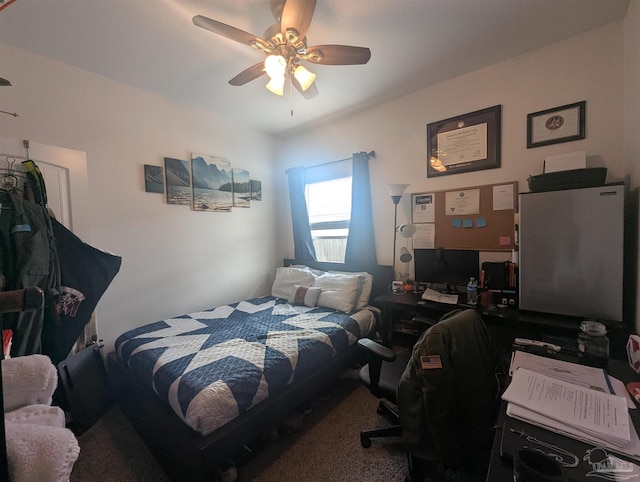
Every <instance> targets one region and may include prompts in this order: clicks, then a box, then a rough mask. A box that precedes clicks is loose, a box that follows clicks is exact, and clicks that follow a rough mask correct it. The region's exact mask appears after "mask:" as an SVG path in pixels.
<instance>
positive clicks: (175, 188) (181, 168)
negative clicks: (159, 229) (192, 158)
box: [164, 157, 191, 205]
mask: <svg viewBox="0 0 640 482" xmlns="http://www.w3.org/2000/svg"><path fill="white" fill-rule="evenodd" d="M164 172H165V174H166V178H167V204H186V205H189V204H191V174H190V173H189V163H188V162H187V161H182V160H180V159H173V158H171V157H165V158H164Z"/></svg>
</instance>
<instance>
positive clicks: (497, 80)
mask: <svg viewBox="0 0 640 482" xmlns="http://www.w3.org/2000/svg"><path fill="white" fill-rule="evenodd" d="M622 73H623V29H622V23H614V24H610V25H608V26H605V27H602V28H599V29H596V30H594V31H591V32H588V33H586V34H583V35H580V36H576V37H574V38H571V39H568V40H565V41H562V42H559V43H556V44H553V45H550V46H547V47H545V48H542V49H540V50H536V51H533V52H530V53H528V54H525V55H522V56H519V57H516V58H513V59H510V60H508V61H505V62H502V63H499V64H496V65H493V66H491V67H488V68H485V69H482V70H479V71H476V72H473V73H471V74H468V75H464V76H461V77H458V78H456V79H453V80H450V81H447V82H444V83H442V84H439V85H436V86H434V87H431V88H427V89H424V90H421V91H419V92H417V93H414V94H411V95H408V96H405V97H402V98H399V99H397V100H395V101H392V102H389V103H385V104H382V105H379V106H376V107H373V108H371V109H368V110H366V111H364V112H360V113H358V114H355V115H353V116H351V117H350V118H348V119H344V120H342V121H336V122H332V123H331V124H327V125H318V126H315V127H313V128H309V129H308V130H306V131H304V132H302V133H296V134H295V135H294V136H291V137H290V138H288V139H286V141H285V142H283V143H282V144H281V145H280V146H279V150H278V166H279V167H278V170H279V171H280V172H282V171H283V170H284V169H286V168H288V167H291V166H295V165H311V164H315V163H320V162H325V161H329V160H334V159H342V158H344V157H348V155H349V154H351V153H352V152H356V151H360V150H366V151H369V150H375V151H376V153H377V158H376V159H372V160H371V161H370V169H371V184H372V202H373V212H374V216H375V221H374V222H375V237H376V248H377V255H378V262H379V263H381V264H391V262H392V260H391V258H392V241H393V226H392V225H393V204H392V202H391V200H390V198H389V193H388V191H387V189H386V187H385V184H386V183H390V182H401V183H410V184H411V186H410V187H409V188H408V190H407V192H425V191H431V190H436V191H437V190H445V189H456V188H463V187H467V186H475V185H482V184H492V183H499V182H505V181H518V182H519V189H520V191H521V192H526V191H528V185H527V178H528V177H529V176H530V175H534V174H539V173H541V172H542V163H543V160H544V158H545V157H546V156H549V155H553V154H559V153H564V152H572V151H577V150H585V151H586V152H587V162H588V166H589V167H596V166H606V167H607V168H608V173H607V181H608V182H613V181H620V180H623V178H624V175H625V166H624V162H623V121H622V119H623V75H622ZM582 100H586V101H587V107H586V139H584V140H580V141H574V142H568V143H562V144H555V145H551V146H545V147H538V148H533V149H527V147H526V132H527V128H526V118H527V114H528V113H531V112H536V111H539V110H543V109H547V108H552V107H556V106H560V105H565V104H570V103H573V102H578V101H582ZM497 104H501V105H502V112H503V116H502V166H501V167H500V168H498V169H491V170H484V171H478V172H475V173H463V174H456V175H450V176H444V177H439V178H430V179H428V178H427V177H426V125H427V124H428V123H431V122H436V121H439V120H442V119H446V118H449V117H452V116H455V115H460V114H465V113H469V112H472V111H475V110H478V109H482V108H486V107H491V106H493V105H497ZM637 131H638V125H637V124H636V126H635V132H636V134H635V137H636V138H637V137H638V136H637ZM277 181H278V182H280V183H282V185H281V186H280V187H281V188H282V189H283V190H284V189H286V185H285V184H284V183H285V182H286V179H285V177H281V178H278V179H277ZM282 201H283V202H282V204H281V205H280V207H279V209H280V210H283V211H284V210H288V206H287V201H286V199H283V200H282ZM280 219H281V220H285V222H284V223H283V225H282V227H281V229H280V231H281V232H283V233H288V232H289V227H288V225H286V222H287V220H288V218H287V216H283V217H281V218H280ZM410 219H411V216H410V196H408V195H405V196H404V197H403V198H402V201H401V204H400V210H399V213H398V224H401V223H403V222H405V221H408V220H410ZM279 246H280V249H281V253H280V255H281V256H284V255H286V254H288V253H291V252H293V247H292V245H291V241H290V240H289V238H284V239H282V241H281V243H280V244H279ZM503 259H508V255H506V256H505V257H504V258H503Z"/></svg>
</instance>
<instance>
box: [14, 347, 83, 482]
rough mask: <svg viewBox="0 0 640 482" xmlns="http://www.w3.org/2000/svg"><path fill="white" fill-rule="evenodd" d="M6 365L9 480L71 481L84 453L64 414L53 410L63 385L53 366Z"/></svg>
mask: <svg viewBox="0 0 640 482" xmlns="http://www.w3.org/2000/svg"><path fill="white" fill-rule="evenodd" d="M1 364H2V389H3V393H4V410H5V413H4V419H5V431H6V440H7V459H8V466H9V478H10V480H11V481H14V482H22V481H31V480H34V481H35V480H37V481H39V482H40V481H42V482H65V481H68V480H69V478H70V476H71V470H72V469H73V464H74V463H75V462H76V460H77V459H78V455H79V454H80V447H79V445H78V441H77V440H76V437H75V435H74V434H73V432H72V431H71V430H69V429H67V428H65V415H64V412H63V411H62V409H61V408H60V407H55V406H51V399H52V396H53V392H54V390H55V389H56V386H57V384H58V374H57V371H56V369H55V367H54V366H53V363H51V360H50V359H49V357H47V356H45V355H28V356H22V357H17V358H8V359H6V360H2V362H1Z"/></svg>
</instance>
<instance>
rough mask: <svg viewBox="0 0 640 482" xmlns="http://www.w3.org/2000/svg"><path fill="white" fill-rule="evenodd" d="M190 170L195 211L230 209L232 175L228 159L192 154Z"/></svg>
mask: <svg viewBox="0 0 640 482" xmlns="http://www.w3.org/2000/svg"><path fill="white" fill-rule="evenodd" d="M191 172H192V179H193V209H194V210H195V211H218V212H228V211H231V207H232V206H233V177H232V173H231V163H230V162H229V161H227V160H226V159H223V158H221V157H214V156H207V155H203V154H192V155H191Z"/></svg>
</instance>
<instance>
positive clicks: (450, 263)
mask: <svg viewBox="0 0 640 482" xmlns="http://www.w3.org/2000/svg"><path fill="white" fill-rule="evenodd" d="M414 262H415V277H416V283H430V284H433V283H435V284H440V285H447V289H448V290H451V289H452V288H454V287H455V286H465V285H466V284H467V283H468V282H469V278H470V277H472V276H473V277H474V278H475V279H476V280H477V279H479V277H478V274H479V272H480V253H479V251H476V250H466V249H444V248H437V249H416V250H414Z"/></svg>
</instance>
